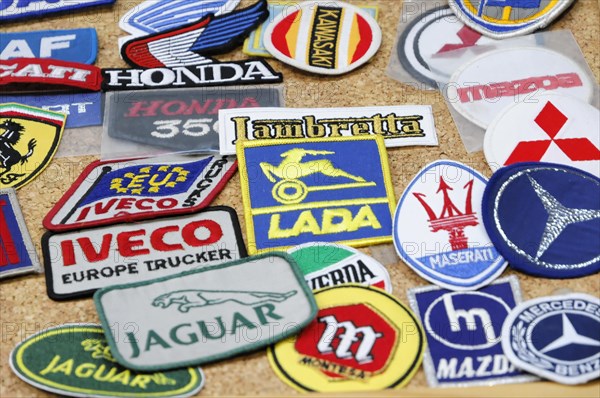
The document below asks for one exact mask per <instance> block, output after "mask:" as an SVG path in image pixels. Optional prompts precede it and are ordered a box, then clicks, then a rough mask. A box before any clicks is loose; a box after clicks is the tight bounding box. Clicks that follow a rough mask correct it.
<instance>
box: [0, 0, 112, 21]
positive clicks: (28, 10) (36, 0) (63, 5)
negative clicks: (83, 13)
mask: <svg viewBox="0 0 600 398" xmlns="http://www.w3.org/2000/svg"><path fill="white" fill-rule="evenodd" d="M115 1H116V0H2V1H0V22H3V21H11V20H14V19H20V18H30V17H38V16H43V15H46V14H52V13H56V12H63V11H74V10H78V9H80V8H86V7H91V6H99V5H105V4H112V3H114V2H115Z"/></svg>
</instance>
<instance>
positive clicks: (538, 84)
mask: <svg viewBox="0 0 600 398" xmlns="http://www.w3.org/2000/svg"><path fill="white" fill-rule="evenodd" d="M450 82H451V84H449V85H448V86H447V89H446V95H447V98H448V101H449V102H450V103H451V104H452V107H453V108H454V109H455V110H456V111H457V112H458V113H460V114H461V115H462V116H464V117H465V118H466V119H468V120H469V121H471V122H473V123H475V124H476V125H477V126H479V127H481V128H484V129H486V128H487V127H488V126H489V125H490V124H491V123H492V121H493V120H494V119H495V118H496V117H497V116H498V115H499V114H500V113H501V112H502V111H503V110H504V109H506V108H507V107H508V106H509V105H511V104H514V103H515V102H525V101H527V102H531V101H535V100H537V95H538V94H541V93H544V92H552V93H557V94H563V95H567V96H570V97H574V98H578V99H580V100H582V101H585V102H589V101H590V100H591V98H592V94H593V91H594V83H593V82H592V80H591V79H590V77H589V76H588V74H587V72H586V71H585V70H584V69H583V68H582V67H581V66H579V65H578V64H577V63H576V62H574V61H572V60H571V59H570V58H569V57H567V56H566V55H563V54H561V53H559V52H556V51H553V50H549V49H545V48H541V47H513V48H505V49H501V50H495V51H490V52H486V53H484V54H482V55H480V56H478V57H475V58H474V59H472V60H471V61H469V62H467V63H466V64H464V65H463V66H462V67H460V68H459V69H458V70H457V71H456V72H454V74H453V75H452V77H451V78H450ZM474 82H476V83H474Z"/></svg>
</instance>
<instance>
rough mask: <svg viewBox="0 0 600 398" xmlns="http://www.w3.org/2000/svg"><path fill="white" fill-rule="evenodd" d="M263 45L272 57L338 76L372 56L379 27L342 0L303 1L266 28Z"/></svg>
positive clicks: (379, 40) (312, 70)
mask: <svg viewBox="0 0 600 398" xmlns="http://www.w3.org/2000/svg"><path fill="white" fill-rule="evenodd" d="M264 45H265V48H266V49H267V51H268V52H269V53H270V54H271V55H272V56H273V57H275V58H277V59H278V60H280V61H281V62H284V63H286V64H289V65H291V66H294V67H296V68H298V69H302V70H305V71H308V72H312V73H318V74H323V75H340V74H343V73H347V72H350V71H352V70H354V69H356V68H358V67H359V66H361V65H363V64H365V63H366V62H367V61H369V59H371V58H372V57H373V56H374V55H375V53H376V52H377V50H378V49H379V46H380V45H381V28H379V25H377V21H375V19H373V17H371V15H369V13H367V12H365V11H363V10H362V9H360V8H358V7H355V6H353V5H350V4H348V3H345V2H341V1H329V0H327V1H325V0H319V1H313V0H311V1H303V2H301V3H298V4H297V5H295V6H293V7H292V10H290V12H282V13H281V14H279V15H278V16H277V17H275V18H274V19H273V20H272V21H271V23H270V24H269V25H268V26H267V27H266V29H265V33H264Z"/></svg>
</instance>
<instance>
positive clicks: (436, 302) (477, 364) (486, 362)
mask: <svg viewBox="0 0 600 398" xmlns="http://www.w3.org/2000/svg"><path fill="white" fill-rule="evenodd" d="M408 296H409V299H410V303H411V307H412V309H413V311H415V313H417V315H418V316H419V318H421V321H422V323H423V327H424V328H425V335H426V336H427V346H428V347H427V352H426V353H425V360H424V363H423V367H424V369H425V375H426V376H427V383H428V384H429V385H430V386H431V387H458V386H461V387H463V386H473V385H486V386H487V385H495V384H504V383H521V382H529V381H536V380H537V378H536V377H534V376H530V375H527V374H526V373H524V372H522V371H521V370H520V369H519V368H517V367H515V366H514V365H513V364H511V363H510V361H509V360H508V358H506V356H505V355H504V352H503V351H502V344H500V340H501V334H502V325H503V323H504V321H505V319H506V317H507V316H508V314H509V313H510V311H511V310H512V309H513V308H514V307H515V305H517V304H519V303H520V302H521V290H520V288H519V282H518V280H517V278H516V277H515V276H510V277H508V278H504V279H499V280H497V281H496V282H494V283H492V284H490V285H488V286H486V287H484V288H482V289H480V290H478V291H472V292H451V291H448V290H444V289H441V288H439V287H437V286H426V287H419V288H415V289H411V290H409V291H408Z"/></svg>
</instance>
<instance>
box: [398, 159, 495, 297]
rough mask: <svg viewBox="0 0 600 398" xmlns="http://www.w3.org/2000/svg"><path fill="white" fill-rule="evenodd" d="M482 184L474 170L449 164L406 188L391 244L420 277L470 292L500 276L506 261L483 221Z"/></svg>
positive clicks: (429, 169)
mask: <svg viewBox="0 0 600 398" xmlns="http://www.w3.org/2000/svg"><path fill="white" fill-rule="evenodd" d="M486 184H487V179H486V178H485V177H484V176H483V175H482V174H480V173H479V172H477V171H476V170H474V169H472V168H471V167H468V166H467V165H464V164H462V163H459V162H454V161H449V160H438V161H435V162H433V163H430V164H429V165H427V166H425V167H424V168H423V169H422V170H421V171H420V172H419V173H418V174H417V175H416V176H415V177H414V178H413V180H412V181H411V182H410V183H409V184H408V186H407V188H406V190H405V191H404V193H403V194H402V197H401V198H400V202H398V207H397V208H396V214H395V216H394V245H395V247H396V252H397V253H398V255H399V256H400V258H401V259H402V260H403V261H404V262H405V263H406V264H408V265H409V266H410V267H411V268H412V269H413V270H414V271H415V272H416V273H417V274H419V275H420V276H421V277H423V278H425V279H427V280H428V281H429V282H432V283H435V284H436V285H439V286H442V287H444V288H446V289H450V290H474V289H478V288H480V287H482V286H485V285H487V284H488V283H490V282H491V281H493V280H494V279H496V278H497V277H498V276H499V275H500V274H501V273H502V272H503V271H504V269H505V268H506V266H507V262H506V260H505V259H504V258H503V257H502V256H501V255H500V254H499V253H498V251H497V250H496V249H495V248H494V245H493V244H492V242H491V240H490V238H489V237H488V234H487V233H486V231H485V227H484V225H483V220H482V216H481V200H482V197H483V192H484V190H485V186H486Z"/></svg>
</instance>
